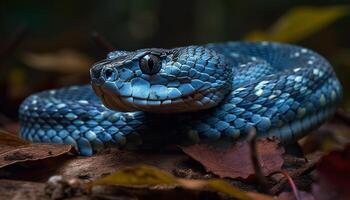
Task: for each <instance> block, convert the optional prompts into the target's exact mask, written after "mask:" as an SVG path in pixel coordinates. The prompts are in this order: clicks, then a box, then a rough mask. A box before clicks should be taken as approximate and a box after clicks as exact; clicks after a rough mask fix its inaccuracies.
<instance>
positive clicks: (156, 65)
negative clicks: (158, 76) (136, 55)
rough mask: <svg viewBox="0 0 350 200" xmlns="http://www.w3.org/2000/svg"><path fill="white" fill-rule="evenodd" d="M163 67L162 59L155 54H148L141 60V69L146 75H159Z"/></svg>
mask: <svg viewBox="0 0 350 200" xmlns="http://www.w3.org/2000/svg"><path fill="white" fill-rule="evenodd" d="M160 67H161V62H160V58H159V57H158V56H156V55H153V54H147V55H145V56H143V57H142V58H141V60H140V69H141V71H142V73H144V74H149V75H152V74H155V73H158V72H159V70H160Z"/></svg>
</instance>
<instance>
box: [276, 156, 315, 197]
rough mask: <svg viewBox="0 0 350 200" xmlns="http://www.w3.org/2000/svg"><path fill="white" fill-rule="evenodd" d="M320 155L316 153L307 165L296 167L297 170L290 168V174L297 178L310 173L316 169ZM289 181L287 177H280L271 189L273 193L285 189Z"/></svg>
mask: <svg viewBox="0 0 350 200" xmlns="http://www.w3.org/2000/svg"><path fill="white" fill-rule="evenodd" d="M320 156H321V155H320V154H319V153H314V154H313V155H312V156H311V158H309V159H308V161H307V162H306V163H305V165H304V166H303V167H300V168H298V169H295V170H290V171H289V172H288V174H289V176H290V177H292V178H297V177H299V176H301V175H302V174H306V173H309V172H310V171H312V170H314V169H315V166H316V163H317V162H318V160H319V157H320ZM287 182H288V180H287V178H286V177H284V178H282V179H280V180H279V181H278V183H277V184H275V185H274V186H273V187H272V188H271V189H270V192H271V194H273V195H275V194H277V193H278V192H280V191H281V190H282V189H283V187H284V185H285V183H287Z"/></svg>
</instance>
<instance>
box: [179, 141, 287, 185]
mask: <svg viewBox="0 0 350 200" xmlns="http://www.w3.org/2000/svg"><path fill="white" fill-rule="evenodd" d="M278 144H279V142H278V141H277V140H270V139H259V140H257V151H258V158H259V161H260V165H261V168H262V171H263V174H264V175H269V174H270V173H272V172H276V171H279V170H281V167H282V165H283V158H282V154H283V153H284V149H283V148H281V147H279V145H278ZM181 149H182V150H183V151H184V152H185V153H186V154H187V155H189V156H190V157H192V158H193V159H195V160H197V161H198V162H200V163H201V164H202V165H203V166H204V167H205V169H206V170H207V171H210V172H212V173H214V174H216V175H218V176H219V177H229V178H243V179H247V178H249V177H250V176H252V175H254V168H253V165H252V162H251V157H250V148H249V143H248V142H246V141H243V142H238V143H236V144H234V145H231V146H230V147H228V148H218V147H216V148H215V147H212V146H209V145H207V144H197V145H192V146H188V147H181Z"/></svg>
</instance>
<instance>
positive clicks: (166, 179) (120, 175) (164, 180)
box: [93, 165, 178, 186]
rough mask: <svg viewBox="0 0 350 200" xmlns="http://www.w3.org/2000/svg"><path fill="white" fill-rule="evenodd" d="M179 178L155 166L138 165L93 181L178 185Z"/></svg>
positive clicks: (108, 183) (130, 184)
mask: <svg viewBox="0 0 350 200" xmlns="http://www.w3.org/2000/svg"><path fill="white" fill-rule="evenodd" d="M176 184H178V182H177V180H176V179H175V178H174V177H173V176H172V175H170V174H168V173H166V172H164V171H161V170H159V169H157V168H155V167H150V166H144V165H141V166H138V167H133V168H127V169H124V170H121V171H118V172H115V173H113V174H111V175H109V176H106V177H104V178H101V179H99V180H96V181H94V182H93V185H124V186H127V185H129V186H135V185H149V186H153V185H176Z"/></svg>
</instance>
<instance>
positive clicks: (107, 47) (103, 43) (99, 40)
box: [91, 32, 115, 52]
mask: <svg viewBox="0 0 350 200" xmlns="http://www.w3.org/2000/svg"><path fill="white" fill-rule="evenodd" d="M91 38H92V40H93V41H94V42H95V43H96V44H97V45H98V46H99V47H100V48H101V49H103V50H104V51H108V52H110V51H115V48H114V46H113V45H112V44H111V43H110V42H108V41H107V40H106V39H105V38H104V37H102V36H101V35H100V34H99V33H97V32H92V33H91Z"/></svg>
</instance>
